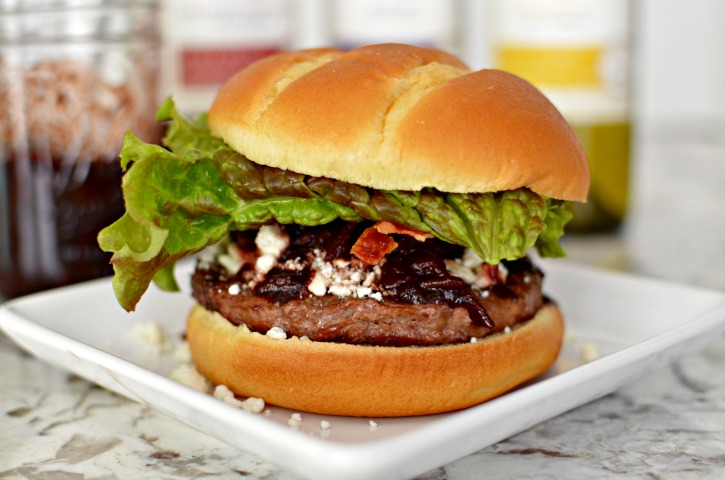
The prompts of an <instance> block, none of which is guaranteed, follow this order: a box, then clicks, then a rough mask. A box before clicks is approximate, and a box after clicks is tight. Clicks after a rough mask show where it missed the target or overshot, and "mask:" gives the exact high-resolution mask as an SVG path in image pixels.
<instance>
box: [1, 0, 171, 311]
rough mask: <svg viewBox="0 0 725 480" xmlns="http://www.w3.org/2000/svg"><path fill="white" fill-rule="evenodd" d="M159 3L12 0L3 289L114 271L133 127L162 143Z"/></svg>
mask: <svg viewBox="0 0 725 480" xmlns="http://www.w3.org/2000/svg"><path fill="white" fill-rule="evenodd" d="M157 12H158V9H157V5H156V2H154V1H151V0H147V1H122V0H114V1H108V0H106V1H104V0H95V1H93V0H15V1H13V0H4V1H3V0H0V297H5V298H10V297H15V296H18V295H23V294H26V293H30V292H34V291H38V290H43V289H46V288H51V287H56V286H60V285H66V284H70V283H75V282H80V281H84V280H88V279H92V278H96V277H100V276H104V275H108V274H111V273H112V269H111V267H110V265H109V257H108V256H107V255H106V254H105V253H104V252H102V251H101V250H100V249H99V247H98V244H97V241H96V236H97V234H98V232H99V230H100V229H101V228H103V227H105V226H107V225H109V224H110V223H112V222H113V221H115V220H116V219H118V218H119V217H120V216H121V215H122V213H123V199H122V196H121V169H120V162H119V159H118V154H119V152H120V149H121V146H122V142H123V135H124V132H125V131H127V130H133V131H134V133H135V134H136V135H137V136H139V137H141V138H143V139H144V140H147V141H157V140H158V138H159V135H160V131H159V127H158V125H157V123H156V122H155V120H154V114H155V109H156V106H157V105H158V103H159V102H158V98H157V91H158V88H157V79H158V72H157V69H158V65H159V42H158V25H157V23H158V13H157Z"/></svg>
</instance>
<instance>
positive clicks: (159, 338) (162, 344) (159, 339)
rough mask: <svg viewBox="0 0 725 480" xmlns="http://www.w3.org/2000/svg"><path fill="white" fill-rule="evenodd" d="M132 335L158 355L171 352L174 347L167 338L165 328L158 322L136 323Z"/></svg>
mask: <svg viewBox="0 0 725 480" xmlns="http://www.w3.org/2000/svg"><path fill="white" fill-rule="evenodd" d="M131 336H132V337H133V339H134V340H135V341H137V342H138V343H140V344H141V345H143V346H145V347H146V348H148V349H149V350H150V351H151V352H152V353H154V354H156V355H161V354H164V353H169V352H171V350H172V348H173V345H172V342H171V340H169V339H168V338H166V335H165V334H164V329H163V328H162V327H161V325H160V324H159V323H157V322H141V323H137V324H135V325H134V326H133V329H132V330H131Z"/></svg>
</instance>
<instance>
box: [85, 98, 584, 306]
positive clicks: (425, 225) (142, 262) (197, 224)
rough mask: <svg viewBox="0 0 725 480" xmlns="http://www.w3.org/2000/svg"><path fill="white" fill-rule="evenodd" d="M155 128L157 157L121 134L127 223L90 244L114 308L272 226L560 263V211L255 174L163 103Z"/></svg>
mask: <svg viewBox="0 0 725 480" xmlns="http://www.w3.org/2000/svg"><path fill="white" fill-rule="evenodd" d="M158 119H159V120H160V121H168V122H169V125H168V128H167V133H166V135H165V137H164V145H165V146H166V147H167V148H163V147H161V146H158V145H149V144H146V143H144V142H142V141H141V140H139V139H138V138H137V137H135V136H134V135H133V134H132V133H127V134H126V137H125V141H124V145H123V149H122V151H121V165H122V167H123V168H124V170H126V173H125V174H124V177H123V184H122V187H123V193H124V198H125V202H126V213H125V214H124V215H123V217H121V218H120V219H119V220H118V221H116V222H115V223H113V224H112V225H110V226H108V227H106V228H105V229H104V230H102V231H101V232H100V234H99V236H98V241H99V244H100V246H101V248H102V249H103V250H104V251H107V252H112V253H113V257H112V260H111V262H112V264H113V267H114V272H115V275H114V279H113V286H114V291H115V294H116V297H117V298H118V301H119V303H120V304H121V306H123V307H124V308H125V309H127V310H133V309H134V308H135V306H136V304H137V302H138V301H139V299H140V298H141V296H142V295H143V293H144V292H145V291H146V289H147V288H148V286H149V284H150V283H151V281H152V280H153V281H155V282H156V283H157V285H159V286H160V287H161V288H164V289H168V290H174V289H176V288H177V286H176V282H175V281H174V277H173V266H174V264H175V263H176V262H177V261H178V260H180V259H182V258H184V257H187V256H190V255H193V254H195V253H197V252H199V251H201V250H202V249H204V248H205V247H207V246H209V245H212V244H214V243H216V242H218V241H220V240H221V239H222V238H224V237H225V236H226V235H227V234H228V233H229V232H230V231H232V230H249V229H256V228H259V227H261V226H262V225H266V224H269V223H272V222H279V223H282V224H290V223H297V224H300V225H308V226H314V225H323V224H326V223H329V222H331V221H333V220H335V219H337V218H340V219H343V220H346V221H354V222H357V221H361V220H373V221H379V220H388V221H392V222H395V223H398V224H401V225H405V226H407V227H409V228H413V229H416V230H421V231H424V232H429V233H432V234H434V235H435V236H436V237H438V238H440V239H441V240H444V241H446V242H450V243H455V244H458V245H462V246H465V247H470V248H472V249H473V250H474V251H475V252H476V253H477V254H478V255H479V256H480V257H481V258H482V259H483V260H484V261H486V262H488V263H491V264H497V263H499V262H500V261H501V260H504V259H506V260H513V259H516V258H521V257H523V256H524V255H525V254H526V251H527V250H529V249H530V248H532V247H536V248H537V249H538V251H539V253H540V254H541V255H543V256H563V255H564V252H563V250H562V248H561V246H560V245H559V244H558V238H559V237H560V236H561V235H562V233H563V228H564V225H565V224H566V222H567V221H568V220H569V218H570V213H569V211H568V210H567V209H566V208H565V206H564V202H561V201H558V200H553V199H550V198H545V197H542V196H540V195H537V194H535V193H533V192H531V191H530V190H528V189H525V188H521V189H517V190H513V191H505V192H498V193H476V194H460V193H444V192H439V191H437V190H435V189H424V190H423V191H420V192H404V191H383V190H376V189H373V188H366V187H361V186H359V185H354V184H350V183H346V182H342V181H337V180H331V179H328V178H320V177H309V176H306V175H302V174H298V173H294V172H290V171H286V170H281V169H277V168H272V167H266V166H262V165H258V164H255V163H254V162H252V161H250V160H249V159H247V158H246V157H244V156H243V155H241V154H239V153H237V152H236V151H234V150H232V149H231V148H230V147H229V146H227V145H226V144H225V143H224V142H223V141H222V140H220V139H219V138H217V137H214V136H213V135H211V133H210V132H209V129H208V127H207V126H206V120H205V118H204V117H203V116H202V117H200V118H199V119H198V120H196V121H195V122H190V121H189V120H187V119H186V118H184V117H183V116H181V115H180V114H179V113H178V112H177V110H176V108H175V106H174V104H173V102H172V101H171V100H167V101H166V102H165V103H164V104H163V105H162V106H161V108H160V109H159V112H158Z"/></svg>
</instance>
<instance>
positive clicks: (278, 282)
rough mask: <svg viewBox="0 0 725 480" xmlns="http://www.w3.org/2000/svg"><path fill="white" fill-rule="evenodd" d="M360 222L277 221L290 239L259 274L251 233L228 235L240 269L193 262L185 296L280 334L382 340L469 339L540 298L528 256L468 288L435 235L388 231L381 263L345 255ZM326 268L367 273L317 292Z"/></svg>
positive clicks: (452, 254) (521, 313) (451, 251)
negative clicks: (389, 242)
mask: <svg viewBox="0 0 725 480" xmlns="http://www.w3.org/2000/svg"><path fill="white" fill-rule="evenodd" d="M367 226H369V224H368V225H367ZM365 227H366V225H365V224H362V225H361V224H350V223H343V222H333V223H332V224H330V225H326V226H322V227H299V226H287V227H283V228H284V229H285V232H283V234H285V235H289V238H290V239H291V240H290V243H289V246H288V247H287V248H286V249H285V250H284V252H282V254H281V256H280V257H279V259H278V261H277V264H276V266H275V267H274V268H272V269H271V270H269V271H268V272H266V273H264V274H260V273H259V272H258V271H255V269H254V260H255V259H256V258H258V253H257V247H256V245H255V244H254V237H253V235H254V233H251V232H250V233H236V234H234V235H233V241H234V243H235V245H236V247H235V248H237V249H238V251H239V252H240V255H239V257H240V258H242V259H245V260H244V261H243V262H242V266H241V268H239V270H238V271H237V272H235V273H231V272H229V271H228V269H227V268H224V267H223V266H222V265H221V264H220V263H218V262H217V261H203V262H199V264H198V265H197V268H196V271H195V273H194V275H193V277H192V291H193V296H194V298H195V299H196V300H197V301H198V302H199V304H201V305H202V306H203V307H205V308H206V309H208V310H212V311H216V312H219V313H220V314H221V315H222V316H224V317H225V318H227V319H228V320H229V321H230V322H231V323H233V324H235V325H240V324H245V325H247V327H249V329H250V330H252V331H255V332H259V333H266V332H267V331H268V330H270V329H271V328H272V327H279V328H281V329H282V330H284V332H285V333H286V334H287V336H297V337H307V338H309V339H311V340H315V341H327V342H341V343H350V344H358V345H380V346H410V345H421V346H425V345H443V344H451V343H463V342H469V341H471V339H472V338H482V337H485V336H487V335H490V334H492V333H496V332H500V331H503V330H504V329H506V327H511V326H513V325H515V324H516V323H517V322H521V321H525V320H528V319H530V318H531V317H533V316H534V315H535V314H536V312H537V311H538V310H539V308H540V307H541V306H542V304H543V303H544V301H545V300H544V298H543V296H542V292H541V284H542V278H543V275H542V273H541V271H540V270H538V269H537V268H536V267H534V266H533V265H532V263H531V262H530V261H529V260H528V259H527V258H524V259H520V260H516V261H508V262H503V264H504V266H505V268H502V269H501V271H506V273H505V275H504V274H502V273H501V272H500V271H499V269H498V268H496V267H491V266H487V265H484V266H483V269H484V271H485V270H488V271H489V272H493V273H492V274H491V273H489V274H488V277H489V278H488V279H486V283H488V285H485V286H481V285H475V284H474V285H472V284H469V283H467V282H465V281H463V280H462V279H461V278H459V277H458V276H456V275H453V274H452V273H451V272H450V271H449V270H448V269H447V268H446V263H447V262H448V264H449V265H450V262H460V260H456V259H460V258H461V256H462V254H463V250H464V249H463V248H461V247H457V246H453V245H450V244H447V243H445V242H442V241H440V240H437V239H428V240H426V241H425V242H421V241H418V240H415V239H413V238H411V237H408V236H405V235H395V240H396V243H398V247H397V248H396V249H395V250H394V251H393V252H392V253H390V254H388V255H387V256H386V257H385V259H383V261H382V262H381V263H380V264H379V265H377V266H369V265H366V264H363V263H362V262H360V261H359V260H357V259H356V258H351V255H350V253H349V252H350V246H351V245H352V243H354V241H355V239H356V238H358V237H359V235H360V231H361V229H364V228H365ZM330 268H333V269H336V270H337V274H338V275H342V276H343V277H345V278H347V280H348V281H347V284H346V285H348V286H349V283H350V282H349V278H357V279H365V280H364V281H363V284H364V285H363V286H358V287H357V288H352V289H350V288H347V289H342V292H341V293H340V289H339V288H338V289H337V290H335V288H333V287H332V286H330V287H329V288H327V291H326V293H325V294H324V295H321V294H320V293H321V292H319V291H317V292H315V290H316V289H315V288H313V287H311V285H312V283H313V282H314V281H315V277H316V276H317V275H322V274H323V273H325V272H323V270H324V269H330ZM327 275H328V277H329V272H327ZM361 288H362V290H360V289H361ZM323 290H324V289H323ZM331 292H338V294H337V295H336V294H333V293H331ZM360 292H362V294H361V293H360Z"/></svg>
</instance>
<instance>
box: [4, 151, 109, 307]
mask: <svg viewBox="0 0 725 480" xmlns="http://www.w3.org/2000/svg"><path fill="white" fill-rule="evenodd" d="M122 214H123V198H122V195H121V167H120V164H119V162H118V161H117V159H116V158H113V159H111V160H110V161H107V160H93V161H90V160H88V161H77V160H75V161H73V162H65V163H64V162H63V160H61V159H57V158H52V157H51V155H50V153H47V152H44V151H43V150H34V151H32V152H31V153H30V154H29V155H28V154H20V155H15V156H10V157H5V156H3V152H0V296H2V297H6V298H12V297H16V296H19V295H23V294H26V293H31V292H35V291H39V290H43V289H46V288H51V287H56V286H60V285H67V284H70V283H76V282H80V281H84V280H89V279H92V278H97V277H101V276H105V275H110V274H112V273H113V270H112V268H111V267H110V265H109V263H108V262H109V260H110V255H109V254H106V253H105V252H103V251H101V250H100V248H98V243H97V240H96V237H97V235H98V232H99V231H100V229H101V228H103V227H104V226H106V225H109V224H111V223H112V222H114V221H115V220H117V219H118V218H119V217H120V216H121V215H122Z"/></svg>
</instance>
